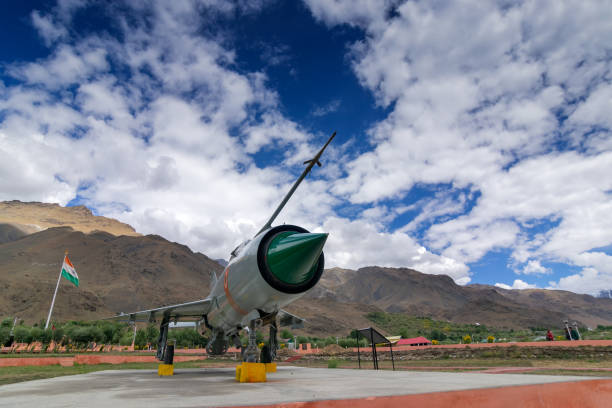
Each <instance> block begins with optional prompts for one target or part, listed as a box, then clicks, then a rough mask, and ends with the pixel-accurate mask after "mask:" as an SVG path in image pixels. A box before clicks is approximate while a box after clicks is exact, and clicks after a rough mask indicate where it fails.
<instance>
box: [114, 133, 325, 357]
mask: <svg viewBox="0 0 612 408" xmlns="http://www.w3.org/2000/svg"><path fill="white" fill-rule="evenodd" d="M335 136H336V132H334V133H333V134H332V135H331V136H330V138H329V139H328V140H327V143H325V145H324V146H323V147H322V148H321V150H319V152H318V153H317V154H316V155H315V156H314V157H313V158H312V159H311V160H308V161H305V162H304V164H306V165H307V166H306V169H304V171H303V172H302V174H301V175H300V177H299V178H298V179H297V180H296V181H295V183H294V184H293V186H292V187H291V189H290V190H289V192H288V193H287V194H286V195H285V197H284V198H283V200H282V201H281V203H280V204H279V206H278V207H277V208H276V210H275V211H274V213H273V214H272V216H271V217H270V219H269V220H268V221H267V222H266V224H265V225H264V226H263V227H262V228H261V230H259V232H258V233H257V234H256V235H255V236H254V237H253V238H252V239H249V240H247V241H244V242H243V243H241V244H240V245H238V246H237V247H236V248H235V249H234V250H233V251H232V252H231V255H230V259H229V263H228V265H227V266H226V268H225V270H224V271H223V273H221V274H220V275H219V276H217V275H216V274H214V273H213V274H212V275H211V279H212V282H211V288H212V289H211V291H210V294H209V295H208V296H207V297H206V298H204V299H201V300H196V301H193V302H187V303H181V304H178V305H172V306H163V307H158V308H155V309H149V310H142V311H138V312H133V313H121V314H119V315H117V316H115V317H114V318H113V319H114V320H119V321H129V322H134V323H135V322H149V323H155V322H159V324H160V330H159V332H160V335H159V339H158V345H157V346H158V347H157V358H158V359H159V360H164V357H165V354H166V350H167V341H168V328H169V326H170V325H171V324H172V325H176V324H177V323H178V322H192V324H193V325H194V326H196V327H197V328H198V329H199V328H201V326H202V325H203V326H205V327H206V328H208V329H209V330H210V331H211V333H212V335H211V338H210V341H209V342H208V344H207V346H206V351H207V353H208V354H211V355H220V354H224V353H225V352H226V351H227V349H228V347H229V344H230V343H231V344H233V345H235V346H236V347H239V348H242V349H243V350H242V358H243V360H244V361H246V362H257V361H260V360H261V361H264V362H269V361H273V360H274V358H275V357H276V351H277V350H278V340H277V334H278V328H279V326H291V327H294V328H296V327H301V326H302V325H303V322H304V321H303V319H301V318H299V317H297V316H294V315H292V314H290V313H288V312H286V311H284V310H283V309H282V308H283V307H285V306H287V305H288V304H290V303H291V302H293V301H295V300H297V299H298V298H300V297H301V296H303V295H304V294H305V293H306V292H307V291H308V290H309V289H311V288H312V287H313V286H315V285H316V284H317V282H318V281H319V279H320V278H321V274H322V273H323V267H324V256H323V246H324V245H325V241H326V240H327V236H328V234H326V233H310V232H308V231H307V230H306V229H304V228H302V227H299V226H297V225H278V226H275V227H272V223H273V222H274V220H275V219H276V217H277V216H278V214H279V213H280V211H281V210H282V209H283V207H284V206H285V204H287V201H289V199H290V198H291V196H292V195H293V193H294V192H295V190H296V189H297V187H298V186H299V185H300V183H301V182H302V180H304V178H305V177H306V175H307V174H308V173H309V172H310V171H311V170H312V168H313V166H314V165H315V164H316V165H318V166H319V167H320V166H321V163H320V162H319V158H320V157H321V155H322V154H323V151H324V150H325V148H326V147H327V146H328V145H329V143H330V142H331V141H332V140H333V138H334V137H335ZM263 326H269V327H270V340H269V346H268V347H266V348H264V351H263V352H262V353H261V354H262V355H260V351H259V348H258V347H257V343H256V330H258V329H260V328H261V327H263ZM243 329H248V332H249V336H248V345H247V347H246V349H245V348H243V347H242V344H241V341H240V336H239V333H240V331H241V330H243Z"/></svg>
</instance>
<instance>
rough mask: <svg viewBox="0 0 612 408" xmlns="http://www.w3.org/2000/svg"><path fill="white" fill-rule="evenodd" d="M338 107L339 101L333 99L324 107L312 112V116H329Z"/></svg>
mask: <svg viewBox="0 0 612 408" xmlns="http://www.w3.org/2000/svg"><path fill="white" fill-rule="evenodd" d="M339 107H340V100H339V99H334V100H333V101H331V102H329V103H328V104H326V105H323V106H318V107H316V108H315V109H314V110H313V111H312V116H325V115H329V114H330V113H333V112H335V111H337V110H338V108H339Z"/></svg>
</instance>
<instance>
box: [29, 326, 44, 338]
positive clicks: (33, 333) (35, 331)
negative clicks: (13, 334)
mask: <svg viewBox="0 0 612 408" xmlns="http://www.w3.org/2000/svg"><path fill="white" fill-rule="evenodd" d="M42 336H43V329H41V328H40V327H32V329H31V330H30V337H32V341H42Z"/></svg>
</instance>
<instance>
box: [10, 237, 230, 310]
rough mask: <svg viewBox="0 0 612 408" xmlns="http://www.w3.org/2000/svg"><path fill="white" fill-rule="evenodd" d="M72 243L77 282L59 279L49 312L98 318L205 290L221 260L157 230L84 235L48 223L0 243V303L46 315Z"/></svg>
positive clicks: (203, 294)
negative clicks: (152, 231) (155, 231)
mask: <svg viewBox="0 0 612 408" xmlns="http://www.w3.org/2000/svg"><path fill="white" fill-rule="evenodd" d="M66 249H69V250H70V254H69V255H70V259H71V260H72V261H73V263H74V265H75V267H76V270H77V273H78V274H79V281H80V287H78V288H76V287H74V286H73V285H71V284H70V283H68V282H67V281H65V280H62V284H61V285H60V290H59V291H58V295H57V300H56V304H55V308H54V311H53V316H54V317H55V318H57V319H61V320H66V319H71V320H72V319H76V320H78V319H98V318H104V317H110V316H112V315H114V314H115V313H116V312H119V311H126V312H127V311H132V310H137V309H142V308H150V307H155V306H160V305H163V304H170V303H179V302H183V301H186V300H197V299H202V298H204V297H206V295H208V290H209V280H210V273H211V272H219V271H220V270H221V269H222V267H221V266H220V265H219V264H218V263H217V262H215V261H213V260H211V259H209V258H208V257H206V256H205V255H202V254H200V253H194V252H192V251H191V250H190V249H189V248H188V247H186V246H184V245H180V244H177V243H174V242H169V241H167V240H165V239H164V238H162V237H159V236H156V235H147V236H125V235H124V236H115V235H112V234H109V233H107V232H102V231H97V232H92V233H89V234H85V233H83V232H81V231H74V230H73V229H72V228H70V227H55V228H48V229H46V230H44V231H41V232H37V233H34V234H30V235H27V236H25V237H23V238H21V239H18V240H15V241H11V242H8V243H4V244H1V245H0V276H1V278H2V280H1V283H0V310H2V311H4V313H3V314H5V315H16V316H18V317H20V318H24V319H26V320H30V321H38V320H40V319H44V318H46V315H47V312H48V310H49V305H50V303H51V297H52V295H53V290H54V288H55V284H56V282H57V278H58V276H59V272H60V267H61V264H62V259H63V255H64V250H66Z"/></svg>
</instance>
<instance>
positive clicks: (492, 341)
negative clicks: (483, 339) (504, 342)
mask: <svg viewBox="0 0 612 408" xmlns="http://www.w3.org/2000/svg"><path fill="white" fill-rule="evenodd" d="M494 342H495V337H493V336H489V337H487V343H494Z"/></svg>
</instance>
